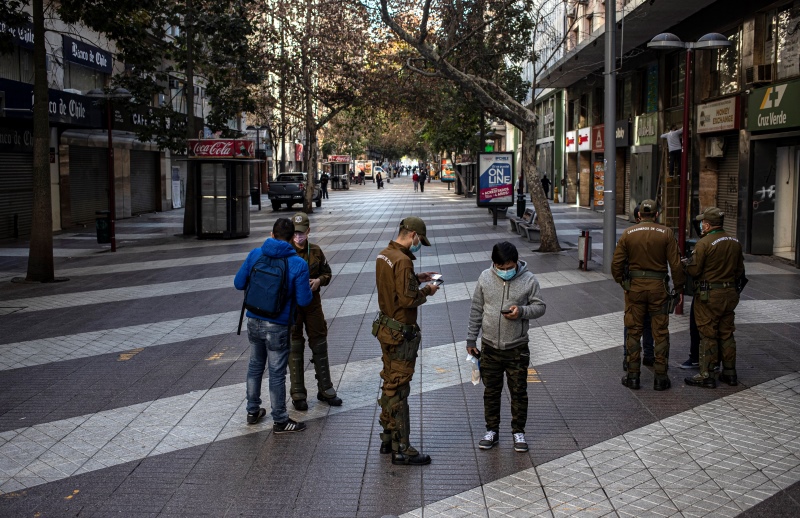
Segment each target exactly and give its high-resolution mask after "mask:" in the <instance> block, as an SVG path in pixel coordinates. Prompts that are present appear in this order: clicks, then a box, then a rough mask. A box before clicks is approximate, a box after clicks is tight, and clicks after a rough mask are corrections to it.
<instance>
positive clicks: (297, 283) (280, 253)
mask: <svg viewBox="0 0 800 518" xmlns="http://www.w3.org/2000/svg"><path fill="white" fill-rule="evenodd" d="M262 255H266V256H269V257H275V258H282V257H285V258H286V260H287V262H288V265H289V303H288V304H286V307H285V308H284V309H283V312H282V313H281V314H280V316H279V317H278V318H264V317H260V316H258V315H254V314H253V313H250V311H248V312H247V316H248V317H250V318H257V319H258V320H266V321H268V322H273V323H275V324H280V325H284V326H288V325H290V323H289V316H290V315H292V314H294V306H295V305H297V306H308V305H309V304H311V298H312V297H313V295H312V293H311V288H310V287H309V285H308V264H307V263H306V262H305V261H304V260H303V259H302V258H301V257H300V256H299V255H297V252H295V251H294V247H293V246H292V245H291V243H287V242H286V241H281V240H279V239H273V238H269V239H267V240H266V241H264V244H263V245H261V248H254V249H253V250H251V251H250V253H249V254H248V255H247V259H245V260H244V263H243V264H242V266H241V268H239V271H238V272H236V277H234V278H233V285H234V286H235V287H236V289H237V290H243V289H245V288H246V287H247V281H248V280H249V278H250V271H251V270H252V269H253V266H254V265H255V264H256V262H258V260H259V259H261V256H262ZM292 323H294V322H292Z"/></svg>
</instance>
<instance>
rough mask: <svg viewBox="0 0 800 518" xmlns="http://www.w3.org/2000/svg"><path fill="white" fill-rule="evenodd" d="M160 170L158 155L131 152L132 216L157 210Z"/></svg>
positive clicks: (154, 153)
mask: <svg viewBox="0 0 800 518" xmlns="http://www.w3.org/2000/svg"><path fill="white" fill-rule="evenodd" d="M160 170H161V168H160V167H159V155H158V153H156V152H153V151H137V150H131V213H132V214H141V213H142V212H155V211H156V210H158V198H159V194H158V193H159V189H158V185H159V180H160V178H161V175H160Z"/></svg>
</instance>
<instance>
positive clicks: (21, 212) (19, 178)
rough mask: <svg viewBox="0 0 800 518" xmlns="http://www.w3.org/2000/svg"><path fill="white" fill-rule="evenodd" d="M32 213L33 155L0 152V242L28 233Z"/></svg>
mask: <svg viewBox="0 0 800 518" xmlns="http://www.w3.org/2000/svg"><path fill="white" fill-rule="evenodd" d="M32 213H33V155H32V154H30V153H0V239H5V238H9V237H14V233H15V230H14V219H15V218H14V217H15V216H16V220H17V221H16V224H17V232H18V233H19V236H27V235H28V234H30V232H31V217H32Z"/></svg>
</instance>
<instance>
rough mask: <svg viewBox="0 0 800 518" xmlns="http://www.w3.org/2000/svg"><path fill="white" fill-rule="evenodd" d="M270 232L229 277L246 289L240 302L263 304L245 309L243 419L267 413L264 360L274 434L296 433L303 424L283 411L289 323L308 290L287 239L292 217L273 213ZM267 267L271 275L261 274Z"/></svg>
mask: <svg viewBox="0 0 800 518" xmlns="http://www.w3.org/2000/svg"><path fill="white" fill-rule="evenodd" d="M270 236H271V237H269V238H268V239H267V240H266V241H265V242H264V244H263V245H262V246H261V247H260V248H255V249H253V250H251V251H250V253H249V254H248V255H247V259H245V261H244V263H243V264H242V266H241V268H239V271H238V272H237V273H236V277H234V279H233V285H234V286H235V287H236V289H237V290H244V289H247V291H246V295H245V304H246V305H247V301H248V300H249V299H256V300H259V301H261V304H260V305H261V307H262V308H264V309H263V311H262V310H259V309H257V308H256V307H254V306H253V305H252V304H251V305H249V307H248V310H247V337H248V339H249V340H250V363H249V365H248V368H247V424H256V423H258V421H259V420H260V419H261V418H262V417H264V415H266V413H267V411H266V410H265V409H264V408H261V381H262V379H263V377H264V368H265V366H267V365H268V366H269V399H270V405H271V406H272V422H273V425H272V430H273V432H274V433H288V432H301V431H303V430H305V429H306V425H305V424H304V423H298V422H296V421H293V420H292V419H289V414H288V413H287V411H286V364H287V362H288V359H289V333H290V330H289V327H290V326H291V325H292V323H293V322H294V315H295V312H296V309H297V307H298V306H299V307H304V306H308V305H309V304H310V303H311V301H312V299H313V294H312V293H311V288H310V287H309V277H308V265H307V264H306V262H305V261H304V260H303V259H301V258H300V257H299V256H298V255H297V253H296V252H295V251H294V248H293V247H292V245H291V243H290V242H291V240H292V237H293V236H294V225H293V224H292V221H291V220H289V219H287V218H278V220H277V221H275V224H274V225H273V227H272V233H271V234H270ZM267 270H270V271H269V272H268V273H272V275H266V274H261V272H263V271H267ZM277 271H280V274H279V275H275V272H277ZM271 305H272V306H271ZM250 308H252V309H250ZM259 313H260V314H259ZM264 314H268V315H269V316H264Z"/></svg>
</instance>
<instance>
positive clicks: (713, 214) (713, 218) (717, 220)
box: [694, 207, 725, 226]
mask: <svg viewBox="0 0 800 518" xmlns="http://www.w3.org/2000/svg"><path fill="white" fill-rule="evenodd" d="M724 217H725V213H724V212H722V211H721V210H719V209H718V208H717V207H707V208H706V210H704V211H703V212H701V213H700V215H699V216H697V217H696V218H694V219H696V220H697V221H708V222H709V223H711V224H712V225H714V226H718V225H722V218H724Z"/></svg>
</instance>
